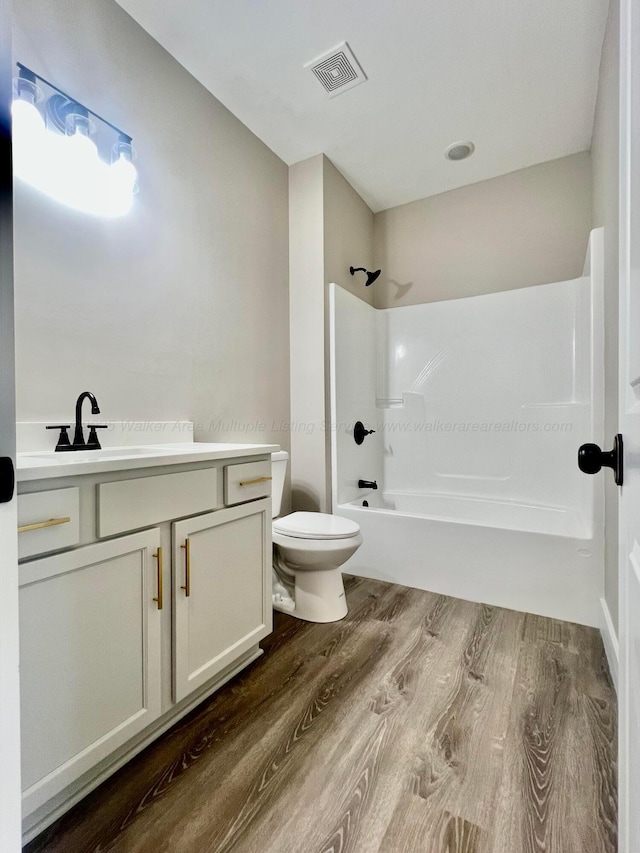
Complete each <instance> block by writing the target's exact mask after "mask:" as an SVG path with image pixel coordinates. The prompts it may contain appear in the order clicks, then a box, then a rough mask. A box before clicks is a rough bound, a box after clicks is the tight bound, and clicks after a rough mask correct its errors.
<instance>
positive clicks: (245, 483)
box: [240, 477, 273, 486]
mask: <svg viewBox="0 0 640 853" xmlns="http://www.w3.org/2000/svg"><path fill="white" fill-rule="evenodd" d="M269 480H273V477H256V478H255V480H240V485H241V486H255V485H256V483H266V482H268V481H269Z"/></svg>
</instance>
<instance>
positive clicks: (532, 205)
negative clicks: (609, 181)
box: [374, 152, 591, 308]
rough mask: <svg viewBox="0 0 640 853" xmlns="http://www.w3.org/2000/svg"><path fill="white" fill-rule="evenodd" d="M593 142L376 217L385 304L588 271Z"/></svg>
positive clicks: (380, 296)
mask: <svg viewBox="0 0 640 853" xmlns="http://www.w3.org/2000/svg"><path fill="white" fill-rule="evenodd" d="M590 228H591V165H590V156H589V153H588V152H583V153H581V154H574V155H572V156H570V157H563V158H562V159H560V160H552V161H550V162H548V163H542V164H540V165H538V166H531V167H530V168H528V169H522V170H520V171H518V172H512V173H511V174H509V175H503V176H501V177H499V178H493V179H491V180H489V181H482V182H481V183H478V184H472V185H470V186H467V187H461V188H460V189H457V190H453V191H451V192H447V193H443V194H441V195H437V196H432V197H430V198H425V199H421V200H420V201H416V202H413V203H412V204H405V205H402V206H401V207H395V208H392V209H391V210H385V211H383V212H381V213H378V214H376V217H375V253H376V256H375V263H376V266H377V267H378V266H379V267H381V268H382V275H381V277H380V279H379V281H378V282H377V283H376V284H375V285H374V287H375V288H376V293H375V304H376V306H377V307H379V308H390V307H393V306H397V305H412V304H417V303H421V302H434V301H437V300H441V299H457V298H459V297H463V296H474V295H476V294H480V293H493V292H495V291H499V290H511V289H513V288H517V287H527V286H529V285H534V284H543V283H547V282H552V281H563V280H565V279H570V278H574V277H576V276H579V275H580V274H581V273H582V267H583V265H584V259H585V252H586V248H587V242H588V239H589V230H590Z"/></svg>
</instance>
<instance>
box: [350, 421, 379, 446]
mask: <svg viewBox="0 0 640 853" xmlns="http://www.w3.org/2000/svg"><path fill="white" fill-rule="evenodd" d="M374 432H375V429H365V428H364V424H363V423H362V421H356V423H355V426H354V428H353V438H354V441H355V443H356V444H362V442H363V441H364V440H365V438H366V436H368V435H371V434H372V433H374Z"/></svg>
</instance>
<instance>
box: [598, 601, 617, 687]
mask: <svg viewBox="0 0 640 853" xmlns="http://www.w3.org/2000/svg"><path fill="white" fill-rule="evenodd" d="M600 609H601V617H602V618H601V623H600V633H601V634H602V642H603V643H604V650H605V654H606V655H607V661H608V662H609V669H610V671H611V678H612V679H613V686H614V687H615V689H616V693H617V692H618V666H619V664H618V662H619V651H618V635H617V634H616V629H615V628H614V626H613V620H612V619H611V612H610V611H609V605H608V604H607V602H606V601H605V599H604V598H601V599H600Z"/></svg>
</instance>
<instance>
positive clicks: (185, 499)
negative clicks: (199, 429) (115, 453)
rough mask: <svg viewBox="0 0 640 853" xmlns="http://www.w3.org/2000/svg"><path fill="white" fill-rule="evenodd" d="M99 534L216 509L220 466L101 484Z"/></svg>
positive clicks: (104, 534) (99, 486)
mask: <svg viewBox="0 0 640 853" xmlns="http://www.w3.org/2000/svg"><path fill="white" fill-rule="evenodd" d="M97 489H98V536H99V537H104V536H113V535H115V534H116V533H124V532H126V531H128V530H139V529H140V528H141V527H150V526H151V525H153V524H159V523H160V522H161V521H169V520H170V519H174V518H185V517H186V516H188V515H196V514H197V513H199V512H207V511H208V510H212V509H217V508H218V507H219V506H220V500H219V497H218V470H217V468H202V469H198V470H197V471H182V472H180V473H176V474H160V475H157V476H155V477H139V478H136V479H133V480H118V481H117V482H115V483H100V484H99V485H98V486H97Z"/></svg>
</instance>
